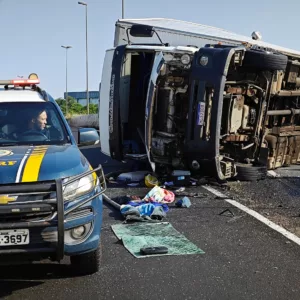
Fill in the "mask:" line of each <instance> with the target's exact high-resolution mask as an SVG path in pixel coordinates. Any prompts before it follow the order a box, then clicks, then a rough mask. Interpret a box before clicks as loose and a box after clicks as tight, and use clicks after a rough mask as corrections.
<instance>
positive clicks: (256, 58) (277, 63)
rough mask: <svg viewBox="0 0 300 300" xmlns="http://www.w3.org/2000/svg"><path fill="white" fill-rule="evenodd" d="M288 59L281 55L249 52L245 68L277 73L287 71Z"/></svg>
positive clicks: (245, 60) (245, 58)
mask: <svg viewBox="0 0 300 300" xmlns="http://www.w3.org/2000/svg"><path fill="white" fill-rule="evenodd" d="M287 62H288V58H287V56H285V55H282V54H280V53H273V52H268V51H262V50H247V51H246V52H245V57H244V61H243V67H247V68H255V69H260V70H268V71H277V70H282V71H284V70H285V69H286V66H287Z"/></svg>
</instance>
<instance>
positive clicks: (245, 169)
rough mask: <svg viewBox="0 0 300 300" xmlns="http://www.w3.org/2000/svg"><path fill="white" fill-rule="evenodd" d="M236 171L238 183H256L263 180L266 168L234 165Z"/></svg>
mask: <svg viewBox="0 0 300 300" xmlns="http://www.w3.org/2000/svg"><path fill="white" fill-rule="evenodd" d="M236 171H237V175H236V179H237V180H240V181H258V180H264V179H266V177H267V167H266V166H254V165H252V164H242V163H236Z"/></svg>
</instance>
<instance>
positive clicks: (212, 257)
mask: <svg viewBox="0 0 300 300" xmlns="http://www.w3.org/2000/svg"><path fill="white" fill-rule="evenodd" d="M273 183H274V181H268V185H270V184H273ZM248 187H249V188H250V190H251V188H252V187H251V186H248ZM268 188H269V186H268ZM195 189H196V190H197V192H199V193H202V197H201V198H191V201H192V206H191V207H190V208H175V207H171V210H170V212H168V215H167V219H166V221H169V222H170V223H171V224H172V225H173V226H174V227H175V228H176V229H177V230H179V231H180V232H182V233H183V234H184V235H185V236H186V237H187V238H188V239H189V240H191V241H192V242H193V243H195V244H196V245H198V246H199V247H200V248H201V249H203V250H204V251H205V254H204V255H203V254H202V255H187V256H164V257H155V258H154V257H153V258H144V259H137V258H134V257H133V256H132V255H131V254H130V253H129V252H128V251H127V250H126V249H125V248H124V246H123V245H122V243H121V242H119V241H118V240H117V238H116V237H115V235H114V233H113V232H112V230H111V227H110V226H111V225H112V224H116V223H121V222H122V218H120V215H119V213H118V212H116V211H115V210H114V209H111V208H110V207H105V209H104V223H103V229H102V233H103V237H102V241H103V259H102V263H103V264H102V269H101V271H100V272H99V273H97V274H94V275H91V276H86V277H73V276H72V274H70V273H69V268H68V261H67V260H66V261H65V262H64V264H61V265H58V264H53V263H52V264H48V263H43V264H34V265H23V266H13V267H1V272H0V296H1V297H2V298H3V299H72V300H75V299H123V300H125V299H131V300H135V299H137V300H138V299H145V300H146V299H172V300H173V299H178V300H181V299H197V300H198V299H239V300H240V299H272V300H273V299H300V285H299V279H300V266H299V258H300V251H299V246H298V245H296V244H295V243H293V242H290V241H289V240H287V239H286V238H285V237H284V236H282V235H281V234H279V233H278V232H276V231H274V230H272V229H270V228H269V227H267V226H266V225H264V224H262V223H261V222H259V221H257V220H256V219H254V218H252V217H251V216H249V215H247V214H246V213H244V212H242V211H240V210H239V209H237V208H234V207H232V206H231V205H230V204H228V203H226V202H225V201H224V200H222V199H218V198H216V197H215V196H214V195H213V194H210V193H209V192H207V190H205V189H203V188H202V187H197V188H194V189H192V191H195ZM145 192H146V190H143V189H141V190H140V189H134V190H132V189H128V190H126V191H124V190H120V189H114V190H111V191H110V194H113V195H117V194H118V195H124V194H137V195H143V194H145ZM226 192H228V193H232V192H233V190H232V188H231V189H230V190H229V191H226ZM234 194H235V195H236V199H237V198H238V196H237V194H236V193H234ZM227 208H228V209H230V212H231V213H232V214H228V215H227V214H223V215H220V213H221V212H223V211H224V210H226V209H227Z"/></svg>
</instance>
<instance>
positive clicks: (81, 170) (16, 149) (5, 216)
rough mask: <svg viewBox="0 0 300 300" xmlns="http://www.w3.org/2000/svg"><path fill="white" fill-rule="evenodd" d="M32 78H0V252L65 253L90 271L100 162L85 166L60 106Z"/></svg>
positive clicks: (25, 256)
mask: <svg viewBox="0 0 300 300" xmlns="http://www.w3.org/2000/svg"><path fill="white" fill-rule="evenodd" d="M37 84H39V78H38V76H37V75H36V74H31V75H30V76H29V78H28V79H17V80H0V88H1V89H0V260H2V261H5V262H6V263H7V262H16V261H25V260H26V261H27V260H29V261H39V260H42V259H51V260H53V261H60V260H62V259H63V258H64V257H65V256H70V260H71V267H74V268H75V270H76V271H80V272H81V273H84V274H90V273H94V272H97V271H98V270H99V266H100V256H101V243H100V236H101V235H100V229H101V225H102V193H103V192H104V191H105V189H106V184H105V179H104V175H103V170H102V167H101V165H99V167H97V168H95V169H93V168H92V167H91V165H90V163H89V162H88V160H87V159H86V158H85V156H84V155H83V154H82V153H81V151H80V150H79V145H78V143H77V139H75V137H74V135H73V134H72V131H71V128H70V127H69V125H68V123H67V121H66V119H65V118H64V115H63V113H62V111H61V110H60V108H59V106H58V105H57V104H56V102H55V100H54V99H53V98H52V97H51V96H50V95H49V94H48V93H47V92H45V91H44V90H42V89H41V88H39V87H38V86H37ZM78 139H79V141H80V132H79V138H78ZM85 141H86V137H85ZM86 142H88V141H86Z"/></svg>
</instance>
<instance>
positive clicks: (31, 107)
mask: <svg viewBox="0 0 300 300" xmlns="http://www.w3.org/2000/svg"><path fill="white" fill-rule="evenodd" d="M66 142H68V135H67V132H66V128H65V126H64V124H63V120H62V119H61V116H60V114H59V113H58V110H57V108H56V106H55V105H54V104H53V103H51V102H10V103H5V102H4V103H3V102H2V103H0V146H1V145H6V144H16V145H18V144H20V145H24V144H34V145H37V144H61V143H66Z"/></svg>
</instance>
